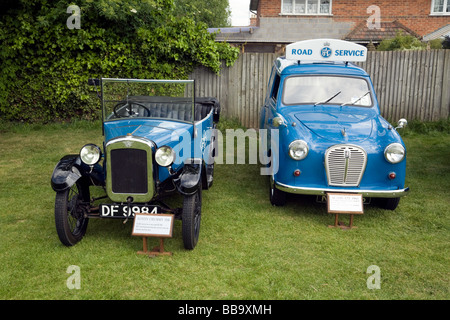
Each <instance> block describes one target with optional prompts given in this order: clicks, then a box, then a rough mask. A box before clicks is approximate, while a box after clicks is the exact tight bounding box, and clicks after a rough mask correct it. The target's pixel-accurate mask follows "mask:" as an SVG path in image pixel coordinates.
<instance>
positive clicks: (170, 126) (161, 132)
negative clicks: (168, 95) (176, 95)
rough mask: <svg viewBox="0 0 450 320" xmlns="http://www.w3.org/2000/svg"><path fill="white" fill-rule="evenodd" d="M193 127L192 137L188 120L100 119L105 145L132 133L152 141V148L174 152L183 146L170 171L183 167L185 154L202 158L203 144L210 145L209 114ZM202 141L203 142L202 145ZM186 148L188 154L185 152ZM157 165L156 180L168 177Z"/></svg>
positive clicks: (190, 123) (191, 125)
mask: <svg viewBox="0 0 450 320" xmlns="http://www.w3.org/2000/svg"><path fill="white" fill-rule="evenodd" d="M195 127H196V130H197V136H196V137H195V139H194V138H193V130H194V124H193V123H192V122H185V121H176V120H167V119H158V118H133V119H127V118H121V119H118V120H112V121H106V122H104V135H105V144H107V143H108V141H110V140H111V139H114V138H117V137H120V136H126V135H127V134H132V135H133V136H137V137H142V138H146V139H147V140H150V141H153V142H154V143H155V145H156V149H157V148H159V147H162V146H169V147H171V148H172V149H174V150H175V151H176V150H180V149H181V148H184V150H183V152H180V153H181V155H180V153H177V161H176V162H175V163H174V164H173V165H172V166H171V167H172V170H174V171H179V170H181V169H182V167H183V163H184V160H185V159H187V158H189V157H192V158H198V159H204V154H206V153H207V152H206V151H205V150H206V147H208V146H209V145H210V141H211V130H209V129H211V128H212V127H213V119H212V113H210V114H209V115H208V116H207V117H206V118H205V119H203V120H202V121H196V122H195ZM180 136H182V137H186V141H185V143H186V144H183V140H182V139H181V138H180ZM202 139H203V140H202ZM202 141H203V143H202ZM205 141H207V143H206V144H205ZM189 147H190V153H189V152H186V151H187V150H186V149H188V148H189ZM177 148H178V149H177ZM156 149H154V150H153V152H155V151H156ZM157 168H158V179H159V181H160V182H163V181H165V180H166V179H167V178H169V177H170V174H169V169H168V168H165V167H159V166H157Z"/></svg>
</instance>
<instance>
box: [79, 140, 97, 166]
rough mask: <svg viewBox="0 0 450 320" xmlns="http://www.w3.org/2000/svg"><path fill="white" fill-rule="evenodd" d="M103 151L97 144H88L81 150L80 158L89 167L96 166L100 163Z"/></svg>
mask: <svg viewBox="0 0 450 320" xmlns="http://www.w3.org/2000/svg"><path fill="white" fill-rule="evenodd" d="M101 157H102V150H101V149H100V148H99V147H98V146H96V145H95V144H87V145H85V146H83V148H81V150H80V158H81V161H83V162H84V163H85V164H87V165H90V166H92V165H94V164H96V163H97V162H99V161H100V158H101Z"/></svg>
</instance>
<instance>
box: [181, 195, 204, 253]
mask: <svg viewBox="0 0 450 320" xmlns="http://www.w3.org/2000/svg"><path fill="white" fill-rule="evenodd" d="M201 218H202V189H201V188H198V190H197V191H196V192H195V193H194V194H193V195H190V196H184V199H183V213H182V216H181V220H182V233H183V244H184V248H185V249H187V250H192V249H194V248H195V246H196V245H197V242H198V237H199V234H200V222H201Z"/></svg>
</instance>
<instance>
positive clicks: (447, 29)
mask: <svg viewBox="0 0 450 320" xmlns="http://www.w3.org/2000/svg"><path fill="white" fill-rule="evenodd" d="M445 36H450V24H448V25H446V26H443V27H442V28H439V29H437V30H435V31H433V32H431V33H430V34H427V35H426V36H424V37H423V40H425V41H430V40H434V39H439V38H444V37H445Z"/></svg>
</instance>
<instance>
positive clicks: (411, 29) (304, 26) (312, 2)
mask: <svg viewBox="0 0 450 320" xmlns="http://www.w3.org/2000/svg"><path fill="white" fill-rule="evenodd" d="M249 10H250V11H251V12H252V13H253V14H254V16H253V17H252V18H251V23H250V26H246V27H232V28H222V29H220V30H219V33H218V35H217V40H218V41H223V40H226V41H228V42H230V43H236V44H240V45H242V46H243V50H244V51H245V52H282V51H283V49H284V47H285V45H286V44H288V43H292V42H296V41H300V40H306V39H312V38H334V39H344V40H348V41H353V42H357V43H361V44H368V43H370V42H372V43H374V44H377V43H379V42H380V41H381V40H383V39H385V38H391V37H393V36H395V34H396V33H397V32H398V31H399V30H401V31H402V32H403V33H405V34H411V35H413V36H415V37H417V38H420V39H424V40H427V41H428V40H432V39H433V38H436V37H441V36H443V35H446V34H447V33H450V0H251V1H250V6H249ZM212 31H217V29H215V30H213V29H212Z"/></svg>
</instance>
